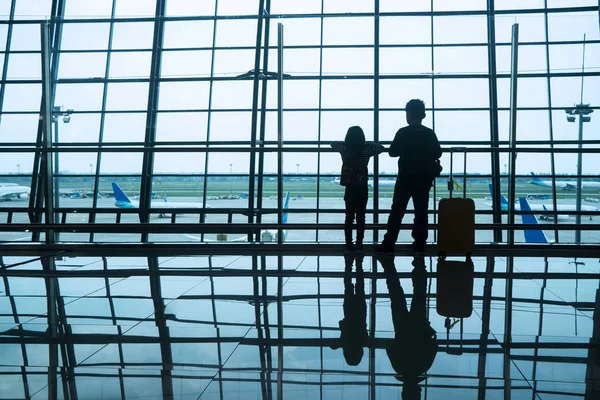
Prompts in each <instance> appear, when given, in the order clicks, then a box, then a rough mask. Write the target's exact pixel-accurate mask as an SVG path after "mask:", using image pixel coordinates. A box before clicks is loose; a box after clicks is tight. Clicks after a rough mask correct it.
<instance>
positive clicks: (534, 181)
mask: <svg viewBox="0 0 600 400" xmlns="http://www.w3.org/2000/svg"><path fill="white" fill-rule="evenodd" d="M530 174H531V177H532V178H531V183H532V184H534V185H537V186H548V185H546V184H545V183H544V181H542V180H541V179H540V178H538V177H537V176H536V175H535V174H534V173H533V172H530Z"/></svg>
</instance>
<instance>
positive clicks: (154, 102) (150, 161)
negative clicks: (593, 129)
mask: <svg viewBox="0 0 600 400" xmlns="http://www.w3.org/2000/svg"><path fill="white" fill-rule="evenodd" d="M165 8H166V0H157V1H156V9H155V23H154V38H153V40H152V60H151V63H152V64H151V66H150V82H149V85H148V107H147V109H146V133H145V137H144V147H149V148H153V147H154V141H155V140H156V109H157V108H158V96H159V93H158V90H159V85H160V71H161V61H162V51H161V49H162V44H163V39H164V18H160V17H162V16H164V14H165ZM153 172H154V152H153V151H148V152H145V153H144V158H143V161H142V179H141V187H140V203H139V208H138V209H139V216H140V222H149V220H150V208H151V204H150V197H151V195H152V173H153ZM141 241H142V242H147V241H148V235H147V234H142V236H141Z"/></svg>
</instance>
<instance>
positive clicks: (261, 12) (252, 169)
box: [215, 0, 269, 242]
mask: <svg viewBox="0 0 600 400" xmlns="http://www.w3.org/2000/svg"><path fill="white" fill-rule="evenodd" d="M267 14H268V13H267V12H266V10H265V0H260V1H259V5H258V21H257V24H256V26H257V27H256V47H255V53H254V54H255V55H254V85H253V88H252V128H251V132H250V166H249V171H248V172H249V174H248V179H249V182H248V211H249V212H248V223H249V224H251V223H253V222H254V194H255V193H254V192H255V182H254V181H255V180H256V152H255V151H254V150H255V149H256V143H257V140H256V136H257V123H258V122H257V121H258V88H259V82H260V79H259V77H260V75H261V74H260V50H261V43H262V38H263V35H262V33H263V24H264V20H265V18H266V15H267ZM268 21H269V20H267V28H266V29H267V33H266V35H265V42H266V43H265V53H266V55H265V59H266V60H268V53H269V46H268V42H269V33H268V29H269V28H268V26H269V23H268ZM215 23H216V21H215ZM266 70H267V67H264V71H266ZM263 82H264V83H263V84H264V85H266V83H267V81H266V79H265V80H264V81H263ZM265 98H266V89H265V88H263V103H262V110H261V111H264V109H265V107H266V102H265V101H264V99H265ZM264 123H265V121H264V117H263V118H262V119H261V136H263V137H264ZM261 144H262V141H261ZM263 162H264V159H263V157H262V153H261V157H259V168H260V170H259V174H258V179H259V180H260V181H262V164H263ZM258 187H259V188H260V189H261V190H260V193H258V196H262V183H261V184H259V186H258ZM261 206H262V200H261ZM258 236H259V238H258V239H259V240H260V232H259V233H258ZM254 237H255V235H254V232H252V233H249V235H248V241H250V242H252V241H254Z"/></svg>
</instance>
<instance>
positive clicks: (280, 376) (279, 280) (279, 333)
mask: <svg viewBox="0 0 600 400" xmlns="http://www.w3.org/2000/svg"><path fill="white" fill-rule="evenodd" d="M279 26H282V25H281V24H279ZM277 271H278V272H280V273H281V272H282V271H283V256H281V255H278V256H277ZM283 333H284V330H283V277H282V276H281V275H280V276H278V277H277V339H278V342H279V343H278V344H277V398H278V399H283V369H284V366H283V343H282V341H281V340H282V339H283Z"/></svg>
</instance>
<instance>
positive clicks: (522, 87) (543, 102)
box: [498, 78, 556, 107]
mask: <svg viewBox="0 0 600 400" xmlns="http://www.w3.org/2000/svg"><path fill="white" fill-rule="evenodd" d="M517 85H518V87H517V105H518V107H548V87H547V83H546V79H544V78H519V80H518V82H517ZM498 106H499V107H510V79H507V78H503V79H498ZM553 106H556V104H553Z"/></svg>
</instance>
